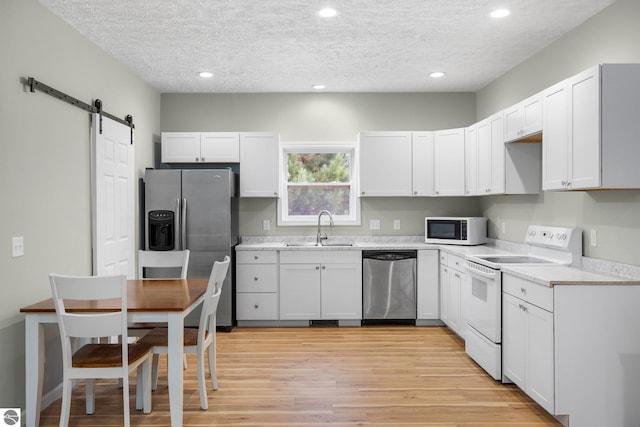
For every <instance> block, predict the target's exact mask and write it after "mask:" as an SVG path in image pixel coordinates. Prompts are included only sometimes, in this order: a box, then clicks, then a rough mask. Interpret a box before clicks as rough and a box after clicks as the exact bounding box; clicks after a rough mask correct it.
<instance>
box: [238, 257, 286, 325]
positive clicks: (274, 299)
mask: <svg viewBox="0 0 640 427" xmlns="http://www.w3.org/2000/svg"><path fill="white" fill-rule="evenodd" d="M277 259H278V252H277V251H275V250H272V251H238V252H237V253H236V318H237V320H239V321H244V320H277V319H278V269H277V266H278V264H277Z"/></svg>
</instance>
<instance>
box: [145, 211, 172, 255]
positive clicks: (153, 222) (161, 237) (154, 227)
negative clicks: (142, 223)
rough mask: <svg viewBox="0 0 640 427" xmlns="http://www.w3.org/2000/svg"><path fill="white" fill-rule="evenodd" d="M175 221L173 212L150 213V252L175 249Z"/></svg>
mask: <svg viewBox="0 0 640 427" xmlns="http://www.w3.org/2000/svg"><path fill="white" fill-rule="evenodd" d="M174 236H175V220H174V212H173V211H150V212H149V250H152V251H172V250H174V249H175V241H174Z"/></svg>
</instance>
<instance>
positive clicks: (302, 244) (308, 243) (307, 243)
mask: <svg viewBox="0 0 640 427" xmlns="http://www.w3.org/2000/svg"><path fill="white" fill-rule="evenodd" d="M284 245H285V246H291V247H294V246H306V247H313V246H318V245H317V244H316V243H315V242H285V244H284Z"/></svg>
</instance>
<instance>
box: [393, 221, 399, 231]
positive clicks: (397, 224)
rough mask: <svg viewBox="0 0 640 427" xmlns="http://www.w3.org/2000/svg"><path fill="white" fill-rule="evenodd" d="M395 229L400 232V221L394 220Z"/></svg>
mask: <svg viewBox="0 0 640 427" xmlns="http://www.w3.org/2000/svg"><path fill="white" fill-rule="evenodd" d="M393 229H394V230H400V220H399V219H394V220H393Z"/></svg>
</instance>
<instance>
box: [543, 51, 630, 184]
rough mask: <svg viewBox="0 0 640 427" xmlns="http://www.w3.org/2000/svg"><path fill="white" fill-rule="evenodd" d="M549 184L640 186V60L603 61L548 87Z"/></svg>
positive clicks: (545, 128)
mask: <svg viewBox="0 0 640 427" xmlns="http://www.w3.org/2000/svg"><path fill="white" fill-rule="evenodd" d="M543 112H544V115H543V136H544V144H543V182H542V188H543V189H544V190H589V189H614V188H620V189H622V188H640V174H638V172H637V163H638V161H637V159H638V158H640V133H639V132H638V119H639V118H640V114H639V113H640V64H601V65H596V66H594V67H592V68H589V69H588V70H586V71H583V72H582V73H579V74H577V75H575V76H573V77H570V78H568V79H566V80H564V81H562V82H560V83H558V84H556V85H553V86H551V87H550V88H548V89H546V90H545V91H544V92H543Z"/></svg>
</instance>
